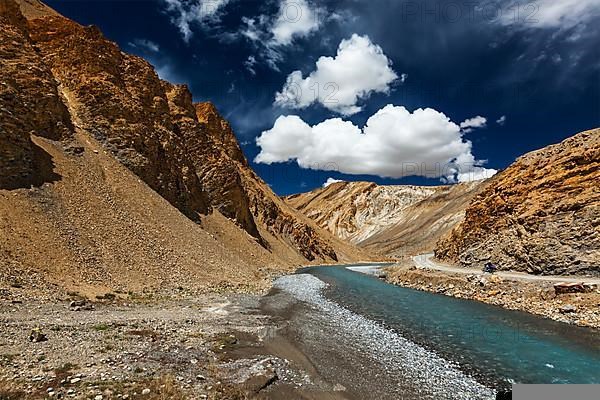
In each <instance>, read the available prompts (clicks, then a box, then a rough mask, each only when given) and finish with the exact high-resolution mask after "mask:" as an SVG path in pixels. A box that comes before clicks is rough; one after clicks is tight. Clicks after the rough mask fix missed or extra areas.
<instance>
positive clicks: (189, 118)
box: [0, 0, 337, 260]
mask: <svg viewBox="0 0 600 400" xmlns="http://www.w3.org/2000/svg"><path fill="white" fill-rule="evenodd" d="M19 5H21V11H19ZM25 10H26V11H27V12H26V16H27V19H26V18H25V17H24V16H23V14H22V12H24V11H25ZM0 18H1V19H0V23H1V24H2V31H1V32H0V38H1V39H2V41H1V43H0V58H1V59H2V65H1V68H0V77H1V78H2V79H1V82H2V84H1V85H0V106H1V107H0V113H1V114H0V117H1V121H2V125H1V128H2V135H1V136H0V155H1V156H2V157H0V171H1V173H0V189H2V188H7V189H12V188H16V187H28V186H29V185H30V184H33V183H35V182H34V180H36V179H37V180H40V179H42V178H43V179H42V181H47V180H49V179H50V178H55V179H59V177H51V176H47V177H46V175H47V174H46V173H45V172H44V171H46V172H47V173H48V174H51V172H52V165H51V160H50V159H49V157H44V155H43V154H41V155H40V154H37V153H36V146H35V145H34V144H33V142H32V141H31V139H30V136H31V135H32V134H35V135H38V136H43V137H46V138H48V139H53V140H59V139H60V140H63V141H65V143H66V145H65V150H68V143H67V142H69V141H70V140H73V138H74V135H75V133H76V132H78V133H81V134H84V135H91V136H92V137H93V138H94V139H96V140H97V141H98V142H100V144H101V145H102V146H103V147H104V148H105V149H106V150H108V152H109V153H110V154H111V155H112V156H114V158H116V159H117V160H118V161H119V162H120V163H122V164H123V165H125V166H126V167H127V168H128V169H129V170H131V171H132V172H133V173H135V174H136V175H137V176H138V177H139V178H140V179H141V180H143V181H144V182H145V183H146V184H147V185H148V186H150V188H152V189H153V190H154V191H156V192H157V193H159V194H160V195H161V196H162V197H163V198H165V199H166V200H167V201H168V202H169V203H171V204H172V205H173V206H175V207H176V208H177V209H179V210H180V211H181V212H182V213H183V214H185V215H186V216H187V217H189V218H190V219H192V220H195V221H199V220H201V218H202V216H203V215H207V214H209V213H211V212H213V210H218V211H219V212H220V213H221V214H223V215H224V216H226V217H227V218H229V219H231V220H233V221H234V222H235V223H236V224H237V225H238V226H239V227H241V228H242V229H244V230H245V231H246V232H247V233H248V234H250V235H251V236H253V237H254V238H256V240H257V241H258V242H259V243H260V244H261V245H262V246H263V247H265V248H267V249H269V248H270V247H271V246H270V244H269V242H268V240H266V239H265V238H263V237H262V236H261V233H260V232H261V229H262V230H264V231H265V232H269V233H271V234H272V235H274V236H275V238H277V239H279V240H282V241H284V242H285V243H286V244H287V245H289V246H291V247H292V248H294V249H295V251H297V252H298V253H299V254H301V255H303V256H304V257H305V258H307V259H309V260H314V259H319V258H322V259H324V260H332V259H333V260H335V259H336V257H337V256H336V253H335V251H334V250H333V247H332V246H331V245H330V244H329V242H328V240H327V239H325V238H323V237H321V233H322V232H318V228H316V227H315V226H313V225H311V222H310V221H309V220H308V219H306V218H305V217H304V216H301V215H299V214H296V213H295V212H294V210H292V209H291V208H290V207H289V206H287V205H286V204H285V203H283V202H282V201H280V200H279V198H278V197H277V196H276V195H275V194H274V193H273V192H272V191H271V190H270V189H269V187H268V185H266V184H265V183H264V182H263V181H262V180H260V179H259V178H258V177H257V176H256V175H255V174H254V173H253V172H252V171H251V169H250V167H249V165H248V162H247V160H246V159H245V157H244V155H243V153H242V151H241V149H240V146H239V144H238V142H237V140H236V137H235V135H234V133H233V131H232V129H231V127H230V125H229V123H228V122H227V121H225V120H224V119H223V118H222V117H221V116H220V115H219V113H218V112H217V110H216V108H215V107H214V106H213V105H212V104H211V103H208V102H207V103H200V104H193V102H192V95H191V93H190V92H189V90H188V88H187V87H186V86H184V85H173V84H171V83H168V82H165V81H162V80H161V79H160V78H159V77H158V76H157V74H156V72H155V70H154V68H153V67H152V65H150V64H149V63H148V62H146V61H145V60H144V59H142V58H140V57H136V56H132V55H128V54H126V53H123V52H121V50H120V49H119V48H118V46H117V45H116V44H115V43H113V42H111V41H109V40H107V39H106V38H104V36H103V35H102V33H101V32H100V30H99V29H98V28H97V27H94V26H88V27H83V26H81V25H79V24H77V23H75V22H73V21H71V20H69V19H67V18H64V17H62V16H60V15H58V14H57V13H56V12H54V11H53V10H51V9H49V8H47V7H46V6H45V5H44V4H43V3H40V2H37V1H25V0H17V1H14V0H0ZM5 61H6V62H5ZM70 151H71V152H72V153H73V154H81V153H82V152H83V151H84V149H83V147H81V146H78V147H76V148H72V149H71V150H70ZM42 161H43V163H42ZM42 169H44V171H42Z"/></svg>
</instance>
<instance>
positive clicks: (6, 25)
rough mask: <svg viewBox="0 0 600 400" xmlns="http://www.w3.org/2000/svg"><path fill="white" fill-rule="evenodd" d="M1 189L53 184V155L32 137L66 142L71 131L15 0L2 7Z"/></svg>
mask: <svg viewBox="0 0 600 400" xmlns="http://www.w3.org/2000/svg"><path fill="white" fill-rule="evenodd" d="M0 43H2V45H1V46H0V59H1V60H2V67H1V68H0V105H1V107H0V171H2V173H1V174H0V189H15V188H19V187H29V186H30V185H31V184H39V183H40V182H42V181H44V180H47V179H52V176H51V175H52V167H51V163H50V160H49V158H48V156H47V155H46V154H45V153H44V152H43V151H42V150H41V149H40V148H39V147H38V146H36V145H35V144H34V143H33V142H32V141H31V138H30V136H31V134H36V135H38V136H42V137H47V138H50V139H55V140H59V139H63V138H66V137H68V136H69V134H70V133H71V132H72V126H71V122H70V118H69V116H68V112H67V109H66V107H65V106H64V104H63V103H62V101H61V99H60V97H59V93H58V91H57V88H56V82H55V80H54V77H53V75H52V72H51V71H50V69H49V68H48V67H47V66H46V65H45V64H44V63H43V62H42V60H41V58H40V56H39V55H38V54H37V53H36V52H35V49H34V48H33V46H32V44H31V42H30V40H29V34H28V30H27V21H26V19H25V18H24V17H23V15H22V14H21V12H20V11H19V6H18V5H17V4H16V3H14V2H13V1H2V2H0Z"/></svg>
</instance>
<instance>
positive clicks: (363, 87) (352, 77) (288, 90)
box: [275, 34, 398, 115]
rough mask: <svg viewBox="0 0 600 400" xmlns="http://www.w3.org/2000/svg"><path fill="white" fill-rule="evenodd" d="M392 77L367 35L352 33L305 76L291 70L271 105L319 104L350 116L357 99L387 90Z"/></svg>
mask: <svg viewBox="0 0 600 400" xmlns="http://www.w3.org/2000/svg"><path fill="white" fill-rule="evenodd" d="M396 79H398V75H396V73H395V72H394V70H392V67H391V61H390V60H389V59H388V58H387V56H386V55H385V54H383V50H382V49H381V47H379V46H377V45H376V44H373V43H372V42H371V40H370V39H369V37H368V36H359V35H356V34H354V35H352V37H351V38H350V39H345V40H342V42H341V43H340V45H339V47H338V50H337V55H336V56H335V57H325V56H323V57H320V58H319V60H317V63H316V68H315V70H314V71H313V72H311V73H310V74H309V75H308V76H307V77H306V78H304V77H303V76H302V72H301V71H294V72H292V73H291V74H290V75H289V76H288V77H287V80H286V83H285V85H284V86H283V89H282V90H281V92H278V93H277V94H276V95H275V104H276V105H278V106H282V107H288V108H296V109H300V108H305V107H308V106H309V105H311V104H313V103H320V104H322V105H323V106H324V107H326V108H328V109H330V110H332V111H336V112H338V113H340V114H342V115H352V114H356V113H357V112H359V111H361V109H362V108H361V107H360V106H359V105H358V104H357V103H358V102H359V101H360V100H364V99H367V98H368V97H369V96H370V95H371V94H372V93H389V91H390V85H391V84H392V83H393V82H394V81H395V80H396Z"/></svg>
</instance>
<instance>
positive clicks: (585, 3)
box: [500, 0, 600, 29]
mask: <svg viewBox="0 0 600 400" xmlns="http://www.w3.org/2000/svg"><path fill="white" fill-rule="evenodd" d="M506 10H508V11H506V12H504V13H502V17H501V19H500V20H501V22H503V23H504V24H507V25H517V24H518V25H522V26H526V27H533V28H565V29H568V28H572V27H574V26H576V25H581V24H583V23H585V22H587V21H590V20H591V19H592V18H593V17H595V16H598V15H600V2H599V1H598V0H529V1H528V2H527V3H524V2H523V1H521V0H519V1H513V2H511V3H509V4H508V5H507V6H506Z"/></svg>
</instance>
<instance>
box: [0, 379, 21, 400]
mask: <svg viewBox="0 0 600 400" xmlns="http://www.w3.org/2000/svg"><path fill="white" fill-rule="evenodd" d="M26 398H27V397H26V394H25V392H23V391H22V390H20V389H19V388H18V387H17V386H16V385H15V383H14V382H9V381H5V380H0V400H21V399H26Z"/></svg>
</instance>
